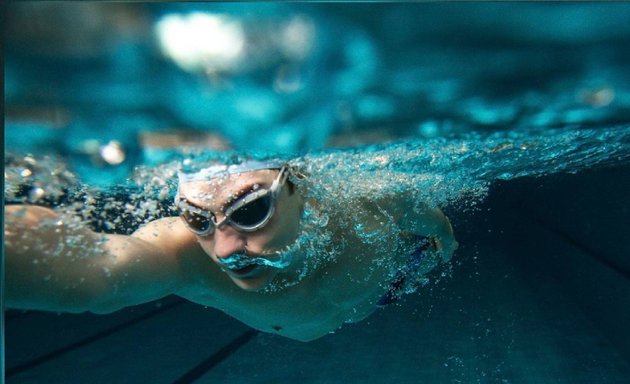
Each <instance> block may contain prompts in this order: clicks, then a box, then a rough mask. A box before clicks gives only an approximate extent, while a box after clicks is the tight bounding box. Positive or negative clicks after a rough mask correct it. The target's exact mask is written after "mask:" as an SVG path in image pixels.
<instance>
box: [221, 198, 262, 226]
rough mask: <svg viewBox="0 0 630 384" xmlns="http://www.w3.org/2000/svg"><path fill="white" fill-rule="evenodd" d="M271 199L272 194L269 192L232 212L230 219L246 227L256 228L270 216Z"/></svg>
mask: <svg viewBox="0 0 630 384" xmlns="http://www.w3.org/2000/svg"><path fill="white" fill-rule="evenodd" d="M271 200H272V198H271V194H270V193H268V194H266V195H264V196H262V197H259V198H258V199H256V200H253V201H251V202H249V203H247V204H245V205H243V206H242V207H240V208H239V209H237V210H235V211H233V212H232V213H231V214H230V221H232V223H234V224H236V225H238V226H240V227H244V228H254V227H256V226H258V225H260V224H261V223H263V222H264V221H265V220H266V219H267V217H268V216H269V212H270V211H271V204H272V201H271Z"/></svg>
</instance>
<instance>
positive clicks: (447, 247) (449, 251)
mask: <svg viewBox="0 0 630 384" xmlns="http://www.w3.org/2000/svg"><path fill="white" fill-rule="evenodd" d="M379 205H381V206H385V207H386V209H387V207H388V206H389V210H388V211H389V212H391V214H393V215H394V218H395V220H396V222H397V223H398V225H399V226H400V227H401V229H402V230H403V231H405V232H408V233H412V234H414V235H419V236H426V237H429V238H430V239H432V243H433V244H432V245H433V248H434V250H435V251H436V252H438V253H439V254H440V257H441V259H442V261H448V260H450V259H451V257H452V256H453V253H454V252H455V250H456V249H457V248H458V246H459V244H458V243H457V241H456V240H455V235H454V234H453V227H452V226H451V222H450V221H449V219H448V217H446V215H444V213H443V212H442V211H441V210H440V209H439V208H435V207H429V206H428V205H427V204H425V203H418V202H414V201H413V199H412V198H410V197H409V196H405V195H402V196H397V197H393V198H390V199H387V200H386V201H381V202H379Z"/></svg>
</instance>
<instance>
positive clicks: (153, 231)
mask: <svg viewBox="0 0 630 384" xmlns="http://www.w3.org/2000/svg"><path fill="white" fill-rule="evenodd" d="M132 236H133V237H135V238H139V239H141V240H144V241H146V242H148V243H151V244H153V245H154V246H156V247H158V248H160V250H161V251H162V252H164V253H166V254H168V255H172V256H176V257H182V256H185V255H186V254H190V253H194V252H198V251H199V250H200V247H199V245H198V243H197V241H196V239H195V236H194V235H193V234H192V233H191V232H190V231H189V230H188V229H187V228H186V226H185V225H184V223H183V222H182V220H181V219H180V218H179V217H164V218H160V219H157V220H154V221H151V222H149V223H147V224H145V225H143V226H141V227H140V228H138V229H137V230H136V231H135V232H134V233H133V234H132Z"/></svg>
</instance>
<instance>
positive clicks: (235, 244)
mask: <svg viewBox="0 0 630 384" xmlns="http://www.w3.org/2000/svg"><path fill="white" fill-rule="evenodd" d="M213 237H214V254H215V255H217V257H219V258H224V257H228V256H230V255H232V254H234V253H239V252H243V251H245V245H246V244H247V242H246V241H245V234H244V233H242V232H239V231H237V230H236V229H234V228H232V227H231V226H229V225H226V226H224V227H222V228H217V229H215V231H214V235H213Z"/></svg>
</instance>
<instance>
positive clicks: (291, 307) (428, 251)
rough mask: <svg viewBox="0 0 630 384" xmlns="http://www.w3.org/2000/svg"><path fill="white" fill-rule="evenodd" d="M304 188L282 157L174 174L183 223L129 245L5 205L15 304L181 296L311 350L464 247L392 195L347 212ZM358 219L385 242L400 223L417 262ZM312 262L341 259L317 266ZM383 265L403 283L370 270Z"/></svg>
mask: <svg viewBox="0 0 630 384" xmlns="http://www.w3.org/2000/svg"><path fill="white" fill-rule="evenodd" d="M304 178H308V175H306V176H305V175H303V174H302V173H300V171H299V169H296V167H295V166H292V165H289V164H288V163H286V162H284V161H280V160H271V161H248V162H244V163H240V164H235V165H230V166H223V165H214V166H210V167H208V168H205V169H202V170H201V171H198V172H194V173H180V174H179V184H178V191H177V194H176V197H175V205H176V206H177V208H178V209H179V212H180V217H166V218H160V219H157V220H154V221H151V222H149V223H146V224H145V225H143V226H142V227H140V228H139V229H138V230H136V231H135V232H134V233H133V234H131V235H129V236H127V235H115V234H102V233H97V232H94V231H91V230H89V229H87V228H85V226H84V225H72V223H69V222H68V221H67V219H63V220H62V216H61V215H60V213H57V212H55V211H53V210H51V209H48V208H44V207H39V206H32V205H7V206H5V259H6V260H5V263H6V273H5V277H6V285H5V288H6V291H5V299H6V304H7V307H9V308H18V309H38V310H50V311H61V312H84V311H91V312H95V313H110V312H113V311H116V310H118V309H121V308H124V307H127V306H131V305H135V304H140V303H145V302H149V301H152V300H155V299H159V298H162V297H164V296H167V295H170V294H175V295H178V296H181V297H183V298H186V299H188V300H190V301H193V302H196V303H199V304H202V305H205V306H210V307H214V308H218V309H220V310H222V311H224V312H225V313H227V314H229V315H231V316H233V317H235V318H236V319H238V320H240V321H242V322H244V323H246V324H248V325H249V326H251V327H253V328H256V329H258V330H261V331H265V332H272V333H276V334H280V335H283V336H286V337H289V338H292V339H296V340H301V341H309V340H313V339H317V338H319V337H322V336H324V335H326V334H328V333H330V332H332V331H334V330H336V329H338V328H339V327H340V326H341V325H342V324H343V323H346V322H356V321H359V320H361V319H364V318H365V317H367V316H368V315H370V314H371V313H372V312H373V311H374V310H375V309H376V308H377V307H379V306H384V305H386V304H388V303H390V302H393V301H395V300H396V299H397V298H398V297H399V295H400V294H401V293H402V291H403V290H404V289H405V288H404V282H405V280H410V279H411V277H412V276H410V274H413V273H426V272H427V271H428V270H430V269H432V268H433V267H434V266H435V265H436V264H437V263H438V262H440V261H446V260H449V259H450V258H451V256H452V254H453V252H454V251H455V249H456V248H457V242H456V241H455V239H454V236H453V230H452V227H451V225H450V223H449V221H448V219H447V218H446V216H444V215H443V213H442V212H441V211H440V210H439V209H437V208H429V207H428V206H424V205H422V207H423V208H422V209H420V210H418V209H417V206H418V205H417V204H415V205H414V207H416V208H414V209H412V207H411V204H410V202H409V201H405V199H404V198H403V197H399V198H395V197H391V196H390V197H388V198H386V199H383V201H367V200H366V201H356V202H355V204H354V206H345V207H344V206H342V205H340V204H336V205H335V202H334V201H316V200H313V199H312V198H309V197H308V194H307V193H305V191H304V187H303V186H302V185H300V184H299V183H297V181H299V180H300V179H304ZM331 187H334V186H331ZM407 200H408V199H407ZM326 205H334V206H335V210H336V212H332V213H331V214H330V215H329V217H328V220H327V221H326V223H325V227H326V230H327V231H328V233H330V234H331V236H330V240H331V242H330V243H328V244H319V245H318V243H317V242H314V243H303V244H298V245H299V246H298V245H296V244H297V243H299V242H300V241H299V240H300V238H301V237H304V236H305V233H307V234H310V233H312V232H313V231H315V230H316V228H315V227H308V226H307V225H306V222H307V221H308V219H307V218H306V215H305V212H306V211H309V212H310V213H316V212H317V211H321V210H323V208H324V206H326ZM359 211H360V212H364V213H366V215H364V216H365V217H370V219H369V220H365V222H363V223H361V225H360V227H361V228H362V230H363V231H368V232H372V233H385V232H386V231H390V232H391V231H392V229H391V228H390V227H391V226H389V225H388V224H386V223H389V222H391V220H393V221H394V222H395V224H396V225H395V227H396V228H398V230H397V232H396V236H397V238H398V241H400V242H402V243H405V244H407V245H408V247H407V248H405V249H411V250H412V251H410V252H395V251H394V249H398V248H396V245H395V244H393V243H392V244H389V243H383V242H384V241H385V240H381V243H382V244H380V246H374V244H373V243H372V244H370V243H369V242H366V241H364V240H363V239H362V238H361V237H360V236H358V234H357V233H356V232H355V231H352V230H349V228H350V227H351V226H349V225H348V221H349V217H350V216H351V215H350V213H351V212H359ZM328 212H331V210H330V209H329V210H328ZM410 215H411V217H410ZM320 226H321V225H320ZM318 228H319V227H318ZM379 231H380V232H379ZM381 239H392V237H391V236H390V237H387V236H381ZM387 241H390V240H387ZM331 244H332V245H331ZM309 247H310V248H322V249H309ZM329 248H330V249H329ZM332 249H334V250H336V253H334V252H333V251H332ZM383 249H390V250H391V254H389V252H383ZM401 249H402V248H401ZM318 252H319V253H320V254H322V255H323V254H327V253H328V254H331V253H334V257H328V258H321V260H313V259H316V258H317V257H313V256H312V255H317V254H318ZM309 255H310V256H309ZM383 258H385V259H392V261H393V262H394V263H393V264H392V265H398V266H400V268H398V272H397V273H395V274H393V273H392V270H391V268H390V267H388V266H387V265H389V264H388V263H378V262H376V261H377V260H382V259H383ZM309 266H310V267H309Z"/></svg>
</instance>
